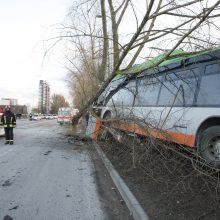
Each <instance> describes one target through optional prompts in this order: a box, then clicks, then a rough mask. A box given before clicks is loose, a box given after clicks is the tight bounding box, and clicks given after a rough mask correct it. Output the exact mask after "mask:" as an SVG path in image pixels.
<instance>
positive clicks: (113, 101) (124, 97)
mask: <svg viewBox="0 0 220 220" xmlns="http://www.w3.org/2000/svg"><path fill="white" fill-rule="evenodd" d="M135 91H136V86H135V81H131V82H129V83H128V84H127V85H126V86H124V87H122V88H120V89H119V91H118V92H117V93H115V94H114V95H113V96H112V97H111V98H110V100H109V102H108V105H115V106H129V107H130V106H132V105H133V103H134V99H135V94H136V92H135Z"/></svg>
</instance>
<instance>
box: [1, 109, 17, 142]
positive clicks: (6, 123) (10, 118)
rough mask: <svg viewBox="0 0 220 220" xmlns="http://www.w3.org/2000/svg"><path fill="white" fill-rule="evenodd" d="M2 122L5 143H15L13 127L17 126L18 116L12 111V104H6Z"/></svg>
mask: <svg viewBox="0 0 220 220" xmlns="http://www.w3.org/2000/svg"><path fill="white" fill-rule="evenodd" d="M1 123H2V124H3V127H4V130H5V144H14V135H13V128H14V127H15V126H16V118H15V115H14V113H13V112H11V109H10V106H5V111H4V114H3V115H2V117H1Z"/></svg>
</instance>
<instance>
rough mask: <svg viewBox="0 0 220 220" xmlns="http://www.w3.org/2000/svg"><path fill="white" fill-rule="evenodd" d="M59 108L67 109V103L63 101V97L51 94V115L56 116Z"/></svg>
mask: <svg viewBox="0 0 220 220" xmlns="http://www.w3.org/2000/svg"><path fill="white" fill-rule="evenodd" d="M60 107H69V103H68V101H66V100H65V98H64V96H63V95H60V94H53V95H52V96H51V113H52V114H57V112H58V110H59V108H60Z"/></svg>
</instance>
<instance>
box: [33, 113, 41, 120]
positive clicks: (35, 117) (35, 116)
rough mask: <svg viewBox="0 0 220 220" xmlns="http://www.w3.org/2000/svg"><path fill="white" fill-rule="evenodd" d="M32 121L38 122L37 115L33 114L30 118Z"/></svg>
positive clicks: (38, 117)
mask: <svg viewBox="0 0 220 220" xmlns="http://www.w3.org/2000/svg"><path fill="white" fill-rule="evenodd" d="M32 120H33V121H38V120H40V116H39V114H34V115H33V116H32Z"/></svg>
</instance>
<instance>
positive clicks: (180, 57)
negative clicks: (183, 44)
mask: <svg viewBox="0 0 220 220" xmlns="http://www.w3.org/2000/svg"><path fill="white" fill-rule="evenodd" d="M166 54H167V53H163V54H160V55H158V56H156V57H154V58H152V59H150V60H147V61H145V62H144V63H142V64H138V65H134V66H133V67H131V68H129V69H125V70H121V71H118V72H117V75H116V76H115V77H114V79H113V80H117V79H119V78H121V77H124V76H126V75H127V74H140V73H142V72H143V71H144V70H147V69H150V68H153V67H155V65H156V64H157V63H158V62H159V61H161V60H163V59H164V57H165V56H166ZM204 55H205V56H204ZM207 55H208V57H207ZM210 55H211V56H212V55H213V56H215V57H216V56H217V57H218V58H220V47H218V48H211V49H208V50H204V51H199V52H194V53H186V52H184V51H183V50H174V51H173V52H172V53H171V55H170V57H169V58H168V59H166V60H164V61H163V62H162V63H160V64H159V65H158V67H164V66H168V65H170V64H175V63H179V61H181V62H182V61H184V60H188V61H189V60H191V62H198V61H199V60H200V58H201V59H202V60H204V59H205V60H207V59H210ZM213 56H212V57H213ZM197 58H198V59H197Z"/></svg>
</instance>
